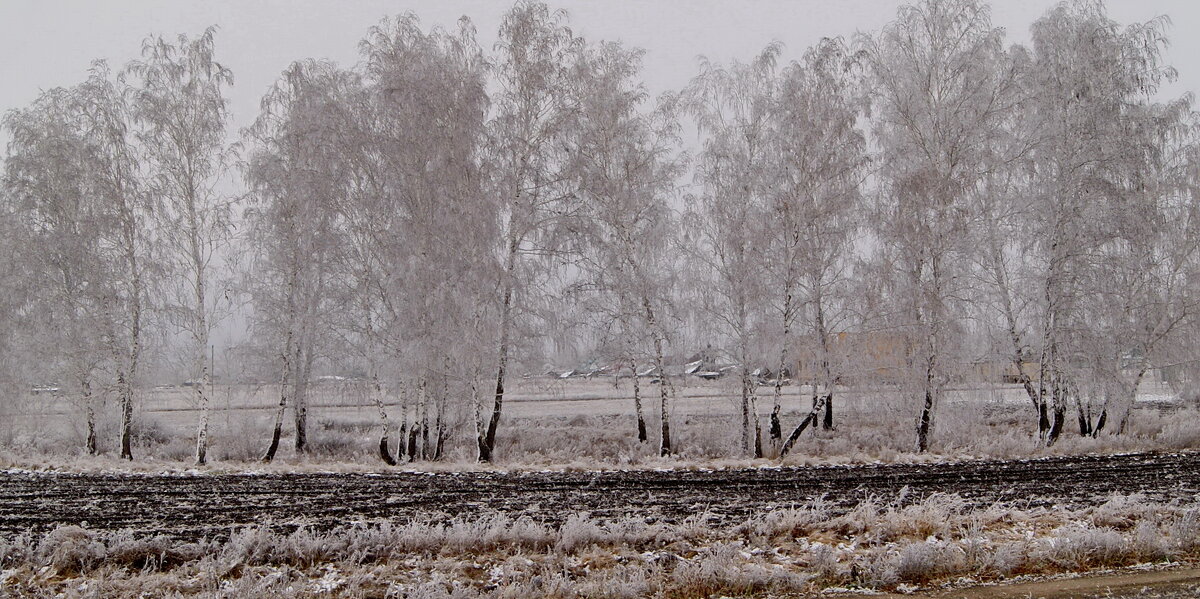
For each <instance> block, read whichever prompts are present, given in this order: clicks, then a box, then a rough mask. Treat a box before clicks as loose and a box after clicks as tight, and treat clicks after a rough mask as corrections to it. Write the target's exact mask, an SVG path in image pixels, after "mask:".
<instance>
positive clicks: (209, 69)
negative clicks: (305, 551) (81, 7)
mask: <svg viewBox="0 0 1200 599" xmlns="http://www.w3.org/2000/svg"><path fill="white" fill-rule="evenodd" d="M214 33H215V28H211V27H210V28H209V29H207V30H205V31H204V33H202V34H201V35H199V36H198V37H196V38H194V39H190V38H188V37H187V36H183V35H181V36H179V38H178V39H177V40H175V41H174V42H170V41H167V40H166V39H164V38H162V37H151V38H148V39H147V40H146V41H145V42H144V43H143V47H142V60H140V61H135V62H133V63H131V64H130V66H129V72H130V74H131V75H132V76H133V77H134V78H136V80H137V83H138V89H137V90H136V93H135V97H134V101H133V104H132V108H133V117H134V118H135V119H136V121H137V122H138V123H139V124H140V125H141V127H140V130H139V131H138V135H137V139H138V142H139V144H140V146H141V148H143V150H144V152H145V154H146V155H147V157H148V158H149V159H150V164H151V172H150V173H149V180H148V183H147V188H148V189H147V191H148V192H149V193H152V194H154V195H155V196H156V197H157V203H158V204H159V205H161V206H162V207H163V209H162V210H161V211H160V212H159V214H158V220H159V222H161V224H162V226H161V229H160V231H159V234H158V240H159V242H160V243H162V244H163V245H164V246H165V248H164V249H165V251H166V253H167V256H166V257H165V259H166V260H167V261H168V262H169V264H170V265H171V270H172V273H173V274H174V277H173V278H174V280H175V281H176V282H177V285H175V289H174V290H173V291H174V293H173V294H172V299H171V300H170V302H169V305H168V306H167V310H168V313H169V314H170V316H171V317H172V321H173V322H174V324H175V325H176V326H177V327H179V329H180V330H181V331H184V332H185V333H186V334H187V335H188V336H189V337H190V341H191V347H190V350H189V353H190V354H191V368H190V372H189V377H188V378H189V380H190V381H192V383H193V385H192V391H193V393H194V395H195V400H196V405H197V407H198V409H199V411H200V417H199V422H198V424H197V429H196V456H195V457H196V463H197V464H204V463H205V462H206V460H207V452H208V422H209V400H210V398H209V397H208V389H209V388H210V386H211V382H212V373H211V372H210V370H209V364H208V354H209V335H210V333H211V331H212V328H213V326H214V325H215V321H216V319H217V315H218V314H217V308H218V306H217V301H218V300H219V298H220V294H216V293H213V289H212V284H213V274H214V272H213V271H214V269H213V260H214V258H215V257H216V255H217V252H219V251H220V249H221V248H222V247H223V246H224V245H226V243H227V241H228V239H229V233H230V229H231V220H230V202H229V201H228V200H227V199H225V198H224V197H222V196H221V195H220V193H219V192H218V191H217V189H216V186H217V184H218V181H219V180H220V177H221V175H222V173H223V171H224V170H225V167H226V165H227V163H228V160H227V158H228V152H227V150H226V148H225V139H224V138H225V126H226V123H227V121H228V119H229V113H228V107H227V104H228V102H227V101H226V99H225V97H224V95H225V93H226V91H227V89H228V88H229V87H230V86H232V84H233V77H232V74H231V73H230V71H229V69H227V68H225V67H224V66H223V65H221V64H220V63H218V62H216V60H215V56H214V45H213V36H214Z"/></svg>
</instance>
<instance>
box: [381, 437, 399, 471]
mask: <svg viewBox="0 0 1200 599" xmlns="http://www.w3.org/2000/svg"><path fill="white" fill-rule="evenodd" d="M379 458H380V459H381V460H383V463H384V464H387V465H388V466H395V465H396V458H394V457H392V450H391V448H390V447H389V446H388V436H387V435H384V436H382V437H380V438H379Z"/></svg>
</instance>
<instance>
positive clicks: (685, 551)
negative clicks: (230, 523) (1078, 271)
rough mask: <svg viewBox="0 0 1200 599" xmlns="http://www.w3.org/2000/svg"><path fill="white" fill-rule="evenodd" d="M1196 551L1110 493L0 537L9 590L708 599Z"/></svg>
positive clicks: (1130, 501) (1166, 508)
mask: <svg viewBox="0 0 1200 599" xmlns="http://www.w3.org/2000/svg"><path fill="white" fill-rule="evenodd" d="M1198 557H1200V505H1197V504H1191V505H1178V504H1156V503H1150V502H1146V501H1144V500H1143V499H1142V498H1141V497H1139V496H1136V495H1135V496H1114V497H1112V498H1111V499H1110V500H1109V501H1107V502H1106V503H1104V504H1102V505H1100V506H1097V507H1094V508H1088V509H1081V510H1075V511H1070V510H1061V509H1040V508H1039V509H1033V510H1018V509H1013V508H1011V507H1008V506H1003V505H995V506H991V507H987V508H982V509H973V508H971V507H969V504H968V502H966V501H965V500H963V499H961V498H959V497H957V496H953V495H934V496H931V497H929V498H927V499H925V500H924V501H921V502H919V503H914V504H910V505H901V504H900V503H881V502H877V501H868V502H865V503H863V504H860V505H859V506H858V507H857V508H855V509H854V510H852V511H850V512H848V513H841V514H836V513H834V512H832V510H831V508H830V506H829V505H828V504H826V503H824V502H822V501H816V502H813V503H811V504H809V505H806V506H802V507H798V508H794V509H787V510H778V511H774V512H771V513H767V514H762V515H760V516H756V517H754V518H751V519H749V520H746V521H744V522H741V523H740V524H737V525H733V526H728V527H714V526H712V525H710V524H709V523H708V521H707V519H706V518H705V516H704V515H703V514H700V515H697V516H696V517H694V518H692V519H689V520H687V521H684V522H680V523H676V524H669V523H663V522H654V523H647V522H645V521H642V520H636V519H634V520H620V521H604V520H599V519H593V518H590V517H588V516H586V515H577V516H574V517H572V518H570V519H568V520H567V521H566V522H565V523H563V524H562V525H561V526H558V527H552V526H548V525H545V524H542V523H539V522H535V521H532V520H529V519H525V518H523V519H518V520H513V519H510V518H506V517H503V516H495V517H485V518H480V519H476V520H448V521H444V520H434V519H425V520H417V521H413V522H408V523H391V522H382V523H377V524H370V525H358V526H353V527H347V528H340V529H335V530H331V531H327V532H314V531H311V530H308V529H305V528H301V529H299V530H296V531H295V532H291V533H286V534H281V533H275V532H272V531H271V530H270V529H269V528H265V527H263V528H258V527H255V528H246V529H243V530H241V531H239V532H237V533H235V534H234V535H233V536H232V537H231V538H229V539H227V540H224V541H211V540H209V541H201V542H177V541H173V540H171V539H169V538H166V537H139V536H137V535H135V534H133V533H131V532H128V531H122V532H99V531H90V530H86V529H83V528H79V527H76V526H64V527H60V528H58V529H56V530H54V531H51V532H49V533H47V534H45V535H41V536H38V535H33V534H23V535H19V536H17V537H15V538H8V539H3V540H0V588H3V589H5V590H6V592H11V593H12V594H15V595H25V596H34V597H39V596H45V597H50V596H55V597H60V596H61V597H91V596H94V597H132V596H165V595H208V596H223V597H243V596H267V595H269V596H278V597H310V596H345V597H384V596H392V597H456V598H468V597H514V598H515V597H533V596H537V597H631V598H632V597H672V598H673V597H678V598H683V597H704V596H756V595H766V594H769V593H784V592H797V593H803V592H810V591H816V590H819V589H823V588H833V587H839V588H850V589H864V590H874V589H881V590H895V589H908V590H911V589H914V588H917V587H923V586H924V587H928V586H931V585H941V584H944V583H951V584H958V585H971V584H976V583H980V582H984V581H997V580H1003V579H1009V578H1012V577H1017V576H1023V575H1047V574H1054V573H1061V572H1084V571H1088V570H1091V569H1100V568H1114V567H1122V566H1130V565H1136V564H1146V563H1159V564H1164V565H1165V564H1169V563H1174V562H1180V561H1186V560H1191V559H1195V558H1198Z"/></svg>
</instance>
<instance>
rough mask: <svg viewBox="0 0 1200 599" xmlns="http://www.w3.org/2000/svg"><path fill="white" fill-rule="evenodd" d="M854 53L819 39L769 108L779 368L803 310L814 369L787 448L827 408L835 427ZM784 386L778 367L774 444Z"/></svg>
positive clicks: (851, 203)
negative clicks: (804, 409) (807, 404)
mask: <svg viewBox="0 0 1200 599" xmlns="http://www.w3.org/2000/svg"><path fill="white" fill-rule="evenodd" d="M856 62H857V57H856V56H854V55H852V54H851V52H850V50H849V49H848V48H847V47H846V46H845V45H844V44H843V43H842V41H841V40H837V39H825V40H823V41H822V42H821V43H820V44H818V45H817V46H815V47H813V48H811V49H809V50H808V51H807V52H805V54H804V57H803V58H802V59H801V60H800V61H798V62H795V63H793V64H791V65H790V66H788V68H787V69H785V71H784V73H783V76H782V78H781V82H780V86H779V88H780V89H779V92H778V96H777V99H776V100H775V107H774V109H773V112H774V117H773V119H772V131H771V133H770V140H771V144H770V146H769V148H770V149H769V151H768V154H769V155H770V156H771V157H772V159H771V161H770V162H769V166H768V168H767V172H768V173H769V174H768V176H769V177H771V179H772V184H771V186H770V190H769V191H768V197H767V202H768V209H769V213H770V214H771V215H772V217H773V219H772V221H773V224H774V226H772V227H770V228H769V231H768V240H769V243H770V245H769V248H770V250H769V251H768V253H767V255H768V256H769V260H768V262H767V264H768V272H769V273H770V279H771V287H772V288H773V289H777V290H778V291H777V293H776V295H775V302H774V305H776V306H778V310H779V315H780V340H781V343H780V350H779V371H780V372H782V371H783V369H784V368H785V367H786V366H787V365H788V353H787V348H788V345H789V343H790V342H791V334H792V324H793V321H794V320H795V319H796V317H797V316H800V317H801V318H800V320H801V323H802V324H803V325H805V326H806V327H807V328H808V331H807V333H806V334H804V335H803V336H802V339H804V344H803V345H804V346H807V347H808V348H811V349H808V350H807V351H803V353H802V354H801V355H800V356H796V358H799V359H801V360H803V361H805V362H807V366H808V368H809V369H810V371H811V372H813V373H815V374H816V376H817V377H818V378H817V379H816V380H813V381H810V383H811V384H812V387H813V396H814V402H813V406H812V410H811V411H810V413H809V414H808V415H807V416H806V417H805V418H804V419H803V420H801V421H800V423H799V424H798V425H797V426H796V427H795V428H794V429H793V431H792V432H791V434H790V435H789V436H788V438H787V440H786V441H784V443H783V445H782V446H781V447H778V449H779V453H780V455H781V456H783V455H786V454H787V453H788V451H789V450H790V449H791V446H792V444H793V443H795V441H796V439H797V438H798V437H799V435H800V434H801V433H803V432H804V429H805V428H806V427H807V426H809V425H815V424H816V422H817V418H818V416H819V415H820V413H821V411H822V410H824V418H823V421H822V426H823V427H824V428H826V429H831V428H833V395H834V385H835V384H836V381H837V380H838V378H839V375H840V374H841V370H842V368H843V367H842V366H841V365H840V364H839V362H840V360H839V356H838V353H839V352H837V351H836V350H835V348H834V347H833V338H832V336H833V334H834V333H836V332H839V331H845V330H847V329H848V328H849V325H850V324H851V323H849V322H847V320H848V318H849V316H848V315H849V305H848V304H849V303H850V302H849V301H848V296H849V294H850V293H851V289H850V288H849V286H848V280H847V279H848V277H849V274H850V269H851V265H852V262H853V258H854V251H853V243H854V241H855V237H856V234H857V231H858V228H859V227H860V226H861V224H862V223H861V216H860V214H861V213H862V212H863V211H864V209H865V202H864V201H863V198H862V185H863V180H864V178H865V177H866V168H867V148H866V136H865V135H864V133H863V131H861V130H860V129H859V127H858V119H859V117H860V115H861V114H862V106H861V105H860V100H859V90H858V85H857V82H856V81H855V76H856V73H855V70H856V68H857V65H856ZM780 296H781V297H780ZM782 387H783V377H782V376H779V377H777V379H776V383H775V388H774V402H773V406H772V411H771V437H772V441H773V442H774V443H776V444H778V443H779V442H780V440H781V439H780V433H781V430H780V422H779V410H780V397H781V395H782ZM819 388H823V389H824V392H823V393H819V392H818V389H819Z"/></svg>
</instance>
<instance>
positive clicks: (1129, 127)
mask: <svg viewBox="0 0 1200 599" xmlns="http://www.w3.org/2000/svg"><path fill="white" fill-rule="evenodd" d="M1165 25H1166V23H1165V21H1163V20H1161V19H1159V20H1155V21H1151V22H1149V23H1144V24H1135V25H1131V26H1129V27H1127V28H1124V29H1122V28H1120V27H1119V26H1118V25H1117V24H1116V23H1115V22H1113V21H1112V20H1111V19H1109V18H1108V17H1107V15H1106V14H1105V12H1104V7H1103V5H1102V4H1099V3H1094V2H1074V3H1064V4H1061V5H1059V6H1057V7H1055V8H1054V9H1052V10H1051V11H1050V12H1048V13H1047V14H1046V15H1045V16H1044V17H1042V18H1041V19H1039V20H1038V21H1037V22H1035V23H1034V25H1033V27H1032V30H1031V31H1032V37H1033V43H1032V46H1031V60H1032V65H1031V67H1032V68H1031V69H1030V70H1029V73H1030V77H1029V79H1028V83H1027V86H1028V92H1027V93H1028V94H1029V96H1030V100H1029V102H1030V105H1029V106H1028V108H1027V109H1026V110H1025V114H1026V119H1025V124H1026V125H1027V126H1028V127H1029V131H1030V133H1029V135H1030V136H1031V137H1032V141H1031V142H1030V143H1031V144H1032V145H1033V150H1032V152H1031V155H1030V173H1031V174H1030V176H1029V185H1030V197H1031V198H1032V206H1031V209H1030V213H1029V217H1030V218H1029V221H1028V225H1029V228H1028V231H1029V235H1030V238H1029V242H1028V244H1027V247H1028V249H1029V254H1027V260H1028V261H1029V262H1031V263H1032V264H1033V265H1035V266H1036V270H1035V271H1034V272H1033V273H1032V275H1031V283H1032V284H1033V285H1034V286H1035V289H1036V295H1034V297H1035V301H1036V308H1035V314H1036V321H1035V322H1036V335H1037V336H1038V338H1039V339H1038V344H1037V347H1038V353H1039V356H1038V365H1039V366H1038V370H1039V372H1038V376H1037V381H1036V395H1037V403H1038V410H1039V416H1038V422H1039V432H1040V434H1041V436H1042V438H1043V439H1044V440H1045V441H1046V443H1048V444H1052V443H1054V442H1055V440H1056V439H1057V438H1058V437H1059V435H1060V434H1061V433H1062V431H1063V428H1064V425H1065V421H1066V412H1067V410H1068V409H1069V408H1070V407H1071V406H1072V404H1074V405H1075V407H1076V408H1077V410H1078V414H1079V419H1080V424H1081V432H1085V433H1087V432H1090V430H1091V429H1093V428H1096V425H1097V424H1099V420H1098V419H1099V418H1106V417H1107V415H1106V413H1105V410H1104V409H1103V408H1102V407H1101V406H1099V405H1098V406H1096V409H1095V410H1093V409H1092V406H1091V399H1092V397H1093V396H1095V395H1103V394H1104V393H1103V392H1100V393H1096V391H1095V389H1098V387H1096V386H1095V385H1090V387H1091V388H1086V387H1085V378H1087V377H1088V372H1089V371H1092V372H1095V369H1096V368H1099V367H1100V366H1099V364H1100V363H1101V362H1106V363H1107V366H1106V367H1104V368H1102V370H1106V371H1107V372H1108V374H1107V376H1108V377H1109V378H1110V380H1113V377H1119V370H1121V367H1120V365H1119V362H1121V358H1120V357H1119V356H1121V355H1124V354H1127V353H1129V352H1131V351H1134V350H1135V349H1136V351H1137V352H1139V353H1143V352H1144V351H1145V349H1146V348H1144V347H1143V348H1135V347H1134V345H1136V343H1134V344H1129V345H1128V346H1126V343H1125V341H1126V340H1125V339H1124V337H1125V336H1126V335H1125V334H1123V333H1127V331H1124V332H1123V331H1122V330H1121V329H1120V328H1119V327H1117V326H1116V324H1117V322H1118V321H1119V320H1123V319H1124V318H1126V317H1125V316H1119V315H1115V314H1113V312H1112V310H1113V309H1117V310H1118V311H1131V310H1133V309H1134V305H1133V304H1131V303H1130V302H1133V303H1139V300H1137V299H1136V298H1135V297H1134V296H1132V295H1129V293H1128V292H1129V291H1130V289H1131V287H1130V286H1131V285H1132V286H1134V287H1136V286H1139V285H1140V283H1139V281H1142V280H1143V277H1145V276H1147V275H1149V274H1150V273H1152V272H1153V267H1152V266H1151V265H1150V264H1149V263H1147V262H1146V260H1147V259H1148V258H1144V257H1148V256H1150V255H1152V253H1153V250H1152V249H1150V248H1151V247H1152V246H1153V245H1154V240H1155V238H1156V237H1157V234H1158V231H1159V225H1160V224H1161V223H1158V222H1156V220H1155V219H1156V218H1157V217H1158V214H1159V211H1158V210H1157V209H1156V207H1157V204H1158V200H1157V199H1156V198H1155V197H1154V194H1156V193H1160V189H1159V187H1158V186H1157V185H1154V184H1153V182H1152V181H1148V180H1147V175H1148V174H1149V173H1148V172H1147V167H1148V166H1149V165H1150V164H1152V161H1148V159H1151V158H1153V157H1154V156H1155V155H1158V154H1160V153H1161V148H1155V147H1154V145H1155V139H1154V132H1155V131H1156V130H1157V131H1162V130H1163V129H1162V126H1161V125H1162V123H1161V122H1159V121H1160V119H1159V118H1157V116H1156V114H1155V112H1156V111H1155V110H1154V109H1152V108H1151V107H1148V106H1147V104H1148V103H1149V96H1150V95H1151V94H1152V93H1153V92H1154V90H1156V89H1157V86H1158V85H1159V83H1160V82H1161V81H1163V80H1164V79H1165V78H1169V77H1171V76H1172V75H1173V71H1171V70H1170V69H1169V68H1168V67H1166V66H1164V65H1163V64H1162V62H1161V60H1162V49H1163V46H1164V44H1165V38H1164V37H1163V27H1164V26H1165ZM1158 116H1161V115H1158ZM1172 118H1174V117H1172ZM1156 122H1158V124H1157V125H1156ZM1139 256H1142V257H1143V258H1139ZM1139 260H1141V263H1138V262H1139ZM1102 273H1103V274H1102ZM1114 282H1115V283H1118V284H1116V285H1113V283H1114ZM1100 287H1103V289H1100ZM1120 289H1124V291H1115V290H1120ZM1097 292H1099V295H1097ZM1114 292H1115V293H1116V295H1114ZM1121 294H1124V297H1122V298H1120V299H1118V297H1117V295H1121ZM1113 302H1115V305H1113ZM1104 304H1110V305H1108V306H1105V305H1104ZM1117 306H1121V307H1120V308H1117ZM1137 317H1138V318H1142V317H1147V316H1146V315H1144V314H1138V315H1137ZM1153 328H1154V327H1151V329H1153ZM1098 330H1105V331H1106V333H1105V334H1107V335H1108V337H1107V338H1104V339H1101V338H1097V337H1096V332H1097V331H1098ZM1114 344H1116V345H1119V346H1121V347H1116V346H1114ZM1098 361H1099V362H1098ZM1092 378H1093V380H1095V377H1092ZM1139 378H1140V377H1139ZM1093 419H1096V420H1093Z"/></svg>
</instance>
